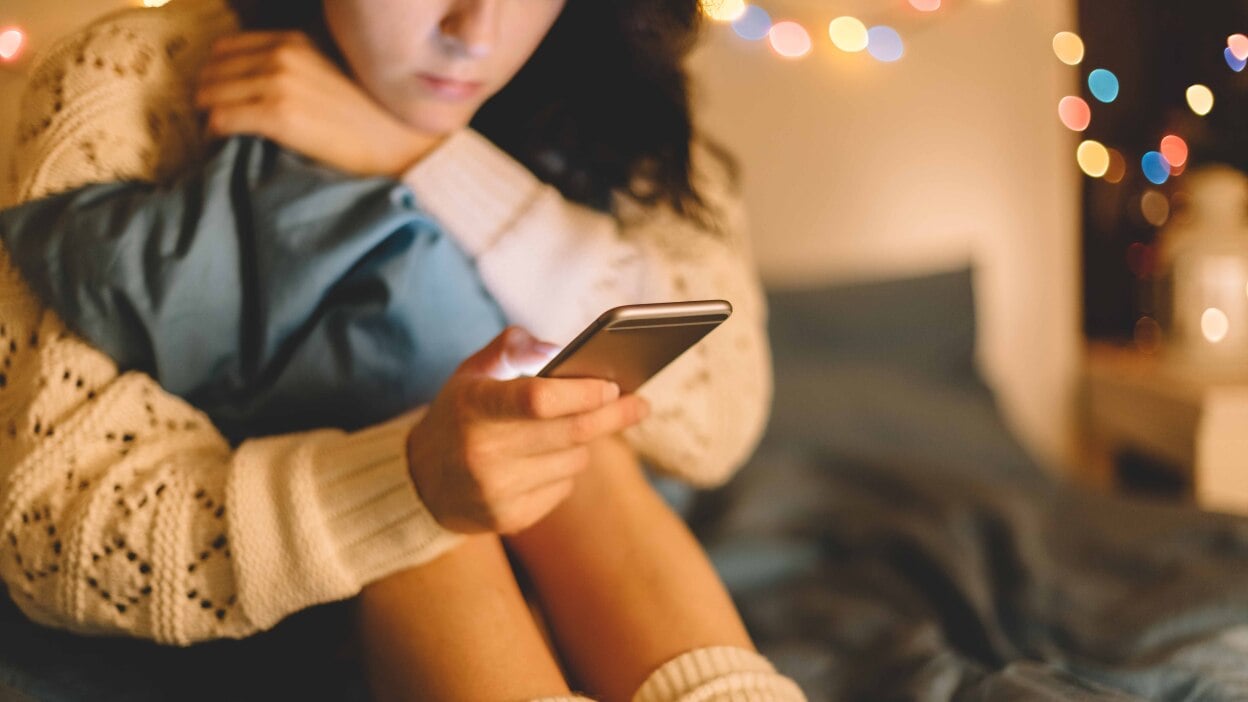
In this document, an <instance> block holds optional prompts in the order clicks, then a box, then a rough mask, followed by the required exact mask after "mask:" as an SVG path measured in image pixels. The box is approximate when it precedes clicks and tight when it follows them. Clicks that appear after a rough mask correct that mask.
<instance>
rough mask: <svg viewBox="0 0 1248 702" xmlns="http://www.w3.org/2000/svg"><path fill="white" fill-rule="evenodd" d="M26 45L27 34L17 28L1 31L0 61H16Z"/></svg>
mask: <svg viewBox="0 0 1248 702" xmlns="http://www.w3.org/2000/svg"><path fill="white" fill-rule="evenodd" d="M25 44H26V33H25V32H23V31H22V30H20V29H18V28H17V27H8V28H6V29H5V30H3V31H0V61H16V60H17V57H18V56H19V55H21V53H22V46H24V45H25Z"/></svg>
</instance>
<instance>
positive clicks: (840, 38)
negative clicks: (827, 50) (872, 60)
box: [828, 17, 868, 54]
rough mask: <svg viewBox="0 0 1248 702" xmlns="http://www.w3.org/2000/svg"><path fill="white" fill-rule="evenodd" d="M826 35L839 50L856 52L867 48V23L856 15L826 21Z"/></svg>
mask: <svg viewBox="0 0 1248 702" xmlns="http://www.w3.org/2000/svg"><path fill="white" fill-rule="evenodd" d="M828 36H829V37H830V38H831V39H832V44H833V46H835V47H836V48H838V49H840V50H841V51H845V52H848V53H851V54H852V53H857V52H859V51H862V50H863V49H865V48H867V42H868V36H867V25H865V24H863V23H862V20H860V19H858V18H857V17H837V18H836V19H834V20H832V21H831V22H830V23H828Z"/></svg>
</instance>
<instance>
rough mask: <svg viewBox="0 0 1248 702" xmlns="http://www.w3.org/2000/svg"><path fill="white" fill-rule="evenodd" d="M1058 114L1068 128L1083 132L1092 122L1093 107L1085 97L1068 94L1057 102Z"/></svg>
mask: <svg viewBox="0 0 1248 702" xmlns="http://www.w3.org/2000/svg"><path fill="white" fill-rule="evenodd" d="M1057 116H1058V117H1059V118H1060V119H1061V120H1062V124H1064V125H1066V128H1067V129H1069V130H1071V131H1074V132H1082V131H1083V130H1085V129H1087V128H1088V125H1089V124H1091V123H1092V108H1090V107H1088V103H1087V102H1085V101H1084V99H1083V98H1081V97H1076V96H1074V95H1067V96H1066V97H1064V98H1062V101H1061V102H1059V103H1058V104H1057Z"/></svg>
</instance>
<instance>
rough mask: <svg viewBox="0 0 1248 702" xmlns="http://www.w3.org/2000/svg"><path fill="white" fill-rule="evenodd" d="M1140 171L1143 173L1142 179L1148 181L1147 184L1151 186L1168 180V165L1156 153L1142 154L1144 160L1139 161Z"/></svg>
mask: <svg viewBox="0 0 1248 702" xmlns="http://www.w3.org/2000/svg"><path fill="white" fill-rule="evenodd" d="M1140 169H1141V170H1143V171H1144V177H1145V178H1147V179H1148V182H1150V183H1152V184H1153V185H1161V184H1163V183H1165V182H1166V181H1167V180H1170V164H1169V163H1168V162H1167V161H1166V158H1165V157H1164V156H1162V155H1161V154H1160V153H1159V152H1157V151H1149V152H1148V153H1146V154H1144V158H1142V159H1140Z"/></svg>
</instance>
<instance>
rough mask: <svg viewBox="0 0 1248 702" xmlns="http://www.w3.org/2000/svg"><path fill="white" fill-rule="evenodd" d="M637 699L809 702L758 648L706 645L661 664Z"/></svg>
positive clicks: (640, 701)
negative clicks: (760, 653)
mask: <svg viewBox="0 0 1248 702" xmlns="http://www.w3.org/2000/svg"><path fill="white" fill-rule="evenodd" d="M633 702H806V695H805V694H803V693H802V690H801V688H799V687H798V686H797V683H795V682H793V680H792V679H791V678H788V677H786V676H784V675H781V674H780V673H777V672H776V668H775V666H773V665H772V664H771V661H769V660H767V659H766V658H764V657H763V656H761V655H759V654H758V653H755V652H754V651H751V650H749V649H746V648H741V647H739V646H706V647H703V648H695V649H693V650H692V651H686V652H685V653H682V654H680V655H679V656H676V657H675V658H673V659H671V660H669V661H668V662H666V663H664V664H663V665H661V666H659V667H658V668H657V669H656V670H655V671H654V672H653V673H651V674H650V676H649V677H648V678H646V681H645V682H643V683H642V684H641V687H640V688H638V689H637V692H635V693H634V694H633Z"/></svg>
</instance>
